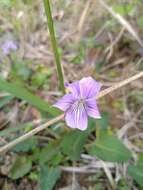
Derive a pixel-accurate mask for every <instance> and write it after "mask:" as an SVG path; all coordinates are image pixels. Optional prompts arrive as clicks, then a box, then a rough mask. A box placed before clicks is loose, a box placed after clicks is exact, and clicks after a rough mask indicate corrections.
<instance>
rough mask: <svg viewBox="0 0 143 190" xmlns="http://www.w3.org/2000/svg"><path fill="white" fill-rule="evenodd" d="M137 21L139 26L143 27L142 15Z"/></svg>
mask: <svg viewBox="0 0 143 190" xmlns="http://www.w3.org/2000/svg"><path fill="white" fill-rule="evenodd" d="M137 23H138V26H139V27H141V28H143V16H141V17H139V18H138V20H137Z"/></svg>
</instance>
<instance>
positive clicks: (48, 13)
mask: <svg viewBox="0 0 143 190" xmlns="http://www.w3.org/2000/svg"><path fill="white" fill-rule="evenodd" d="M43 1H44V7H45V13H46V16H47V22H48V28H49V32H50V38H51V43H52V47H53V51H54V56H55V61H56V67H57V73H58V78H59V86H60V90H62V92H63V93H65V88H64V77H63V72H62V66H61V61H60V55H59V52H58V45H57V41H56V37H55V30H54V23H53V19H52V12H51V8H50V0H43Z"/></svg>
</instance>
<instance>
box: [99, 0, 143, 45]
mask: <svg viewBox="0 0 143 190" xmlns="http://www.w3.org/2000/svg"><path fill="white" fill-rule="evenodd" d="M99 2H100V3H101V4H102V6H103V7H104V8H105V9H106V10H107V11H108V12H109V13H110V14H111V15H112V16H113V17H114V18H116V19H117V20H118V21H119V22H120V24H121V25H123V27H125V28H126V30H127V31H128V32H129V33H130V34H131V35H132V36H133V37H134V38H135V39H136V41H137V42H138V43H139V44H140V45H141V47H143V42H142V40H141V39H140V37H139V36H138V34H137V32H136V31H135V30H134V28H133V27H132V26H131V25H130V23H129V22H128V21H127V20H125V18H124V17H122V16H121V15H120V14H118V13H116V12H114V10H113V9H112V7H109V6H108V5H107V4H106V3H105V2H104V1H103V0H99Z"/></svg>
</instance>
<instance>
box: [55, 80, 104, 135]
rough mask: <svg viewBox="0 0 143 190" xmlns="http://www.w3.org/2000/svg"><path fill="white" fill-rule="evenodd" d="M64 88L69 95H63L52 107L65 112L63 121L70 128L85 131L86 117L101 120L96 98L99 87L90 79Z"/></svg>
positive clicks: (98, 84)
mask: <svg viewBox="0 0 143 190" xmlns="http://www.w3.org/2000/svg"><path fill="white" fill-rule="evenodd" d="M66 88H67V89H68V90H69V92H70V93H68V94H66V95H64V96H63V97H62V98H61V99H60V100H58V102H56V103H55V104H54V105H53V106H54V107H57V108H59V109H61V110H62V111H64V112H65V121H66V123H67V125H68V126H69V127H71V128H78V129H80V130H82V131H83V130H85V129H86V128H87V125H88V116H90V117H93V118H96V119H97V118H101V116H100V113H99V110H98V107H97V103H96V96H97V94H98V93H99V91H100V88H101V85H100V83H98V82H97V81H96V80H94V79H93V78H92V77H86V78H83V79H81V80H80V81H76V82H73V83H69V84H68V85H66Z"/></svg>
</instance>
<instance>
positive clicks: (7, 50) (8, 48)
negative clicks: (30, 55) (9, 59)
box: [1, 40, 17, 55]
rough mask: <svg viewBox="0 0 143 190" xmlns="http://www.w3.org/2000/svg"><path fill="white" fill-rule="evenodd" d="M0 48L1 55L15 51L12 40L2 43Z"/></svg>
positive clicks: (14, 44) (15, 46) (15, 47)
mask: <svg viewBox="0 0 143 190" xmlns="http://www.w3.org/2000/svg"><path fill="white" fill-rule="evenodd" d="M1 48H2V51H3V54H4V55H8V54H9V53H10V51H11V50H14V51H15V50H17V45H16V43H15V42H13V41H12V40H7V41H5V42H4V44H2V46H1Z"/></svg>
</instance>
